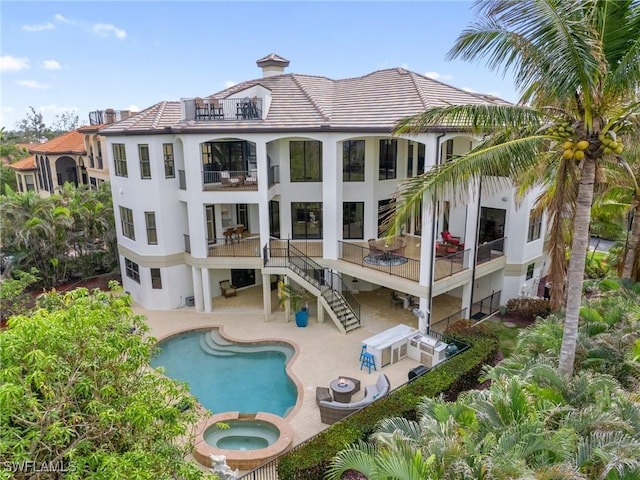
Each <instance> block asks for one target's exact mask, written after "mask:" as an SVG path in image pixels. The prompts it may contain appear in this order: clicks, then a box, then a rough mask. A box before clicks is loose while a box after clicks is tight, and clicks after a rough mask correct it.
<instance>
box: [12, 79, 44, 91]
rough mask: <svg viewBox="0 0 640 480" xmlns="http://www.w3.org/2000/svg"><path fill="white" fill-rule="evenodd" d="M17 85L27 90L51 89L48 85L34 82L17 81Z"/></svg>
mask: <svg viewBox="0 0 640 480" xmlns="http://www.w3.org/2000/svg"><path fill="white" fill-rule="evenodd" d="M18 85H22V86H23V87H27V88H40V89H44V88H51V87H50V85H45V84H44V83H40V82H36V81H35V80H18Z"/></svg>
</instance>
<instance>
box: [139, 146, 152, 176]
mask: <svg viewBox="0 0 640 480" xmlns="http://www.w3.org/2000/svg"><path fill="white" fill-rule="evenodd" d="M138 155H139V157H140V178H151V160H150V159H149V145H146V144H144V145H138Z"/></svg>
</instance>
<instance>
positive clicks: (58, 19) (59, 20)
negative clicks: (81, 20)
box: [53, 13, 73, 24]
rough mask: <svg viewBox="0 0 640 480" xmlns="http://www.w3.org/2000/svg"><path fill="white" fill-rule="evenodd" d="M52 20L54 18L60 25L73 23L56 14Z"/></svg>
mask: <svg viewBox="0 0 640 480" xmlns="http://www.w3.org/2000/svg"><path fill="white" fill-rule="evenodd" d="M53 18H55V19H56V20H57V21H58V22H61V23H68V24H71V23H73V22H72V21H71V20H69V19H67V18H65V17H63V16H62V15H61V14H60V13H56V14H55V15H54V16H53Z"/></svg>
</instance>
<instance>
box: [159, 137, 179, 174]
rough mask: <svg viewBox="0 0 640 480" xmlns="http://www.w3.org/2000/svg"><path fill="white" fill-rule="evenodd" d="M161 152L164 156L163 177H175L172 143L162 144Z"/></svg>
mask: <svg viewBox="0 0 640 480" xmlns="http://www.w3.org/2000/svg"><path fill="white" fill-rule="evenodd" d="M162 154H163V156H164V176H165V178H175V177H176V170H175V163H174V159H173V143H163V144H162Z"/></svg>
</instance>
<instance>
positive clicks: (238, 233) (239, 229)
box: [233, 225, 244, 243]
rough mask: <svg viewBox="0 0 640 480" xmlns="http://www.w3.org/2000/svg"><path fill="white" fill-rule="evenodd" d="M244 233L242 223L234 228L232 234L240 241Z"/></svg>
mask: <svg viewBox="0 0 640 480" xmlns="http://www.w3.org/2000/svg"><path fill="white" fill-rule="evenodd" d="M243 233H244V225H238V226H237V227H236V228H235V229H234V230H233V235H234V237H235V239H236V241H237V242H238V243H240V240H241V239H242V234H243Z"/></svg>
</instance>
